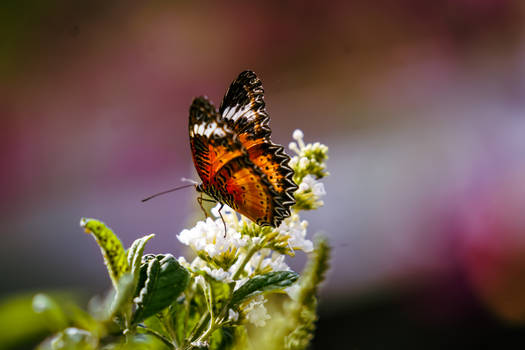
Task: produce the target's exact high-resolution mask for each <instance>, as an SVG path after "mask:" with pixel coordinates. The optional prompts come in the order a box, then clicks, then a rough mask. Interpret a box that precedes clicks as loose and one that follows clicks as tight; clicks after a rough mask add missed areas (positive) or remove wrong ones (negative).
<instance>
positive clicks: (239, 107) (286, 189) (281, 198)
mask: <svg viewBox="0 0 525 350" xmlns="http://www.w3.org/2000/svg"><path fill="white" fill-rule="evenodd" d="M268 121H269V116H268V113H267V112H266V108H265V102H264V90H263V88H262V83H261V81H260V80H259V78H258V77H257V76H256V75H255V73H253V72H252V71H244V72H242V73H241V74H240V75H239V76H238V78H237V79H236V80H234V81H233V83H232V84H231V85H230V87H229V89H228V91H227V92H226V94H225V96H224V99H223V101H222V103H221V105H220V107H219V109H218V110H217V109H216V108H215V107H214V106H213V104H212V103H211V102H210V101H209V100H208V99H207V98H206V97H197V98H195V99H194V100H193V103H192V104H191V107H190V117H189V134H190V145H191V152H192V155H193V163H194V164H195V168H196V170H197V173H198V175H199V177H200V178H201V180H202V182H201V183H200V184H197V185H196V189H197V191H198V192H200V193H201V198H200V201H199V204H200V205H201V207H202V200H203V199H202V194H206V195H208V196H209V197H211V198H213V199H214V200H215V201H217V202H220V203H221V204H222V206H223V205H224V204H226V205H228V206H229V207H231V208H232V209H234V210H235V211H236V212H238V213H240V214H242V215H244V216H245V217H247V218H248V219H250V220H252V221H254V222H255V223H257V224H258V225H261V226H272V227H278V226H279V225H280V224H281V222H282V220H283V219H285V218H287V217H289V216H290V208H291V207H292V206H293V205H294V204H295V199H294V195H293V194H294V192H295V191H296V190H297V185H296V184H295V182H294V181H293V175H294V171H293V170H292V169H291V168H290V167H289V166H288V162H289V161H290V157H289V156H288V155H287V154H286V153H285V152H284V148H283V146H280V145H277V144H275V143H273V142H272V141H271V140H270V135H271V130H270V127H269V125H268ZM222 206H221V208H222ZM219 213H220V210H219ZM221 217H222V215H221ZM223 222H224V220H223Z"/></svg>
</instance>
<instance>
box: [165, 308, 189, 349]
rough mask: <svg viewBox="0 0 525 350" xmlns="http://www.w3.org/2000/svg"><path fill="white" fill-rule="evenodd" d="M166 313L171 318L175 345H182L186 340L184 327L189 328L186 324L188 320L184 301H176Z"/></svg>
mask: <svg viewBox="0 0 525 350" xmlns="http://www.w3.org/2000/svg"><path fill="white" fill-rule="evenodd" d="M168 312H169V315H170V318H171V322H172V330H173V333H174V336H175V340H176V342H177V344H182V342H183V341H184V339H185V338H186V327H187V326H189V325H188V324H187V323H189V322H188V321H189V318H188V310H187V309H186V302H185V300H180V301H176V302H175V303H173V304H171V305H170V307H169V310H168ZM188 328H189V327H188Z"/></svg>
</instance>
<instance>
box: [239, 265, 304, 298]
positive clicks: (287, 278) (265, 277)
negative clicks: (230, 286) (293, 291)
mask: <svg viewBox="0 0 525 350" xmlns="http://www.w3.org/2000/svg"><path fill="white" fill-rule="evenodd" d="M297 278H299V275H298V274H297V273H296V272H293V271H274V272H268V273H265V274H262V275H257V276H255V277H253V278H251V279H249V280H248V281H247V282H246V283H244V284H243V285H242V286H241V287H240V288H239V289H237V290H236V291H235V292H234V293H233V296H232V300H231V302H230V305H231V306H235V305H238V304H239V303H241V302H242V301H244V300H246V299H247V298H250V297H253V296H255V295H257V294H261V293H263V292H270V291H273V290H280V289H283V288H286V287H288V286H290V285H291V284H292V283H294V282H295V281H296V280H297Z"/></svg>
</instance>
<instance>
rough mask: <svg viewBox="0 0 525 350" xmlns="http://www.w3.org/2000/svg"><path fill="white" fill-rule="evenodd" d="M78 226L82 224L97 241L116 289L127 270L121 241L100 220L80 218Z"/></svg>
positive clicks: (127, 266)
mask: <svg viewBox="0 0 525 350" xmlns="http://www.w3.org/2000/svg"><path fill="white" fill-rule="evenodd" d="M80 226H82V227H83V228H84V229H85V230H86V232H87V233H90V234H92V235H93V237H94V238H95V240H96V241H97V244H98V245H99V247H100V251H101V252H102V256H103V257H104V262H105V264H106V267H107V269H108V273H109V277H110V278H111V282H113V286H114V287H115V289H116V288H117V286H118V280H119V279H120V277H121V276H122V275H123V274H124V273H126V272H127V271H129V265H128V261H127V258H126V252H125V251H124V247H123V246H122V242H121V241H120V239H118V237H117V236H116V235H115V234H114V233H113V231H111V229H110V228H109V227H107V226H106V225H105V224H104V223H103V222H102V221H98V220H95V219H87V218H82V219H81V220H80Z"/></svg>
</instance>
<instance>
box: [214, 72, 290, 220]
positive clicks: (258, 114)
mask: <svg viewBox="0 0 525 350" xmlns="http://www.w3.org/2000/svg"><path fill="white" fill-rule="evenodd" d="M265 106H266V105H265V102H264V90H263V88H262V83H261V81H260V80H259V78H257V76H256V75H255V73H253V72H251V71H244V72H242V73H241V74H240V75H239V77H238V78H237V79H236V80H235V81H234V82H233V83H232V84H231V86H230V88H229V89H228V91H227V92H226V95H225V96H224V100H223V102H222V104H221V106H220V108H219V113H220V114H221V117H222V119H223V120H224V121H225V122H226V123H227V125H228V126H229V127H230V128H231V129H232V130H233V131H234V132H235V133H236V134H237V137H238V139H239V141H240V142H241V144H242V145H243V147H244V148H245V149H246V150H247V152H248V155H249V157H250V160H251V161H252V162H253V163H254V164H255V165H256V166H257V167H258V168H259V169H260V170H261V171H262V172H263V173H264V174H265V175H266V177H267V179H268V181H269V182H270V183H271V184H272V186H273V188H274V190H275V191H276V192H277V193H278V195H279V198H280V199H281V201H280V203H281V207H282V209H283V211H284V212H285V213H287V215H289V210H290V207H291V206H292V205H293V204H295V199H294V197H293V193H294V192H295V190H297V185H296V184H295V182H294V181H293V179H292V178H293V174H294V173H293V170H292V169H291V168H290V167H289V166H288V162H289V161H290V157H289V156H288V155H286V153H284V148H283V147H282V146H280V145H277V144H274V143H273V142H272V141H271V140H270V136H271V130H270V127H269V125H268V121H269V119H270V118H269V116H268V113H267V112H266V107H265Z"/></svg>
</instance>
